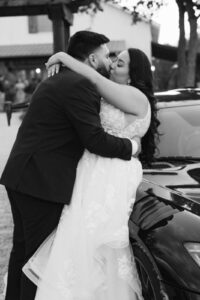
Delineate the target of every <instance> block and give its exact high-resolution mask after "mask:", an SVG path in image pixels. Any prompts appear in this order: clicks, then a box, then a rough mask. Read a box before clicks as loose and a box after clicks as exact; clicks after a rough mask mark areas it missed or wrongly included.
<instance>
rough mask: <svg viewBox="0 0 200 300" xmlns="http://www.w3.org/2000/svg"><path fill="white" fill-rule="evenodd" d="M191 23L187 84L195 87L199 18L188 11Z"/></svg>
mask: <svg viewBox="0 0 200 300" xmlns="http://www.w3.org/2000/svg"><path fill="white" fill-rule="evenodd" d="M188 15H189V23H190V39H189V47H188V57H187V77H186V86H188V87H194V86H195V78H196V60H197V42H198V36H197V18H196V17H195V15H194V14H193V15H191V14H190V12H189V11H188Z"/></svg>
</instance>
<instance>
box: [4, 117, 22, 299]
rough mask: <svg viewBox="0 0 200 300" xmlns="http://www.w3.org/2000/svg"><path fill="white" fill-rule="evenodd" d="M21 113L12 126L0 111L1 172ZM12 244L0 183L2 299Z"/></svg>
mask: <svg viewBox="0 0 200 300" xmlns="http://www.w3.org/2000/svg"><path fill="white" fill-rule="evenodd" d="M19 116H20V113H15V114H13V117H12V122H11V126H10V127H8V125H7V120H6V115H5V114H4V113H0V174H1V173H2V170H3V167H4V165H5V163H6V160H7V157H8V155H9V152H10V149H11V147H12V144H13V141H14V139H15V136H16V133H17V129H18V127H19V125H20V119H19ZM11 244H12V217H11V212H10V206H9V202H8V199H7V195H6V192H5V189H4V187H3V186H2V185H0V300H3V299H4V297H3V295H2V292H3V277H4V274H5V273H6V270H7V264H8V258H9V253H10V248H11Z"/></svg>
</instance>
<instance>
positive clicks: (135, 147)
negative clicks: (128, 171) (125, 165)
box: [131, 136, 141, 157]
mask: <svg viewBox="0 0 200 300" xmlns="http://www.w3.org/2000/svg"><path fill="white" fill-rule="evenodd" d="M131 143H132V156H133V157H138V155H139V154H140V152H141V138H140V137H139V136H135V137H134V138H132V139H131Z"/></svg>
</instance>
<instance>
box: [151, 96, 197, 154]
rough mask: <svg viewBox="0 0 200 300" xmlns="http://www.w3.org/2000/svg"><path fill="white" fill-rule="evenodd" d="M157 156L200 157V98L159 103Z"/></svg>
mask: <svg viewBox="0 0 200 300" xmlns="http://www.w3.org/2000/svg"><path fill="white" fill-rule="evenodd" d="M158 118H159V120H160V122H161V124H160V126H159V128H158V129H159V133H160V141H159V142H158V144H157V146H158V151H157V154H156V157H158V158H159V157H160V158H161V157H174V158H175V157H176V159H178V158H180V159H182V158H183V157H187V159H194V158H197V159H198V158H200V100H194V101H192V100H189V101H187V100H186V101H185V100H184V101H172V102H160V103H158Z"/></svg>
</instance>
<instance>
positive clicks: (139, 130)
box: [100, 100, 151, 138]
mask: <svg viewBox="0 0 200 300" xmlns="http://www.w3.org/2000/svg"><path fill="white" fill-rule="evenodd" d="M100 118H101V124H102V127H103V128H104V130H105V131H106V132H107V133H109V134H112V135H114V136H118V137H122V138H132V137H134V136H136V135H137V136H140V137H143V136H144V135H145V133H146V131H147V129H148V127H149V124H150V119H151V109H150V105H148V111H147V114H146V115H145V117H144V118H138V119H135V120H134V121H133V122H132V123H130V124H128V125H127V120H126V114H125V113H124V112H123V111H121V110H120V109H118V108H116V107H114V106H113V105H111V104H109V103H107V102H106V101H105V100H102V101H101V110H100Z"/></svg>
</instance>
